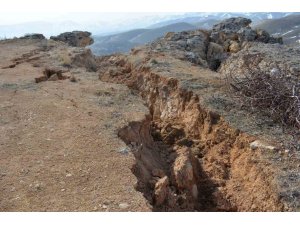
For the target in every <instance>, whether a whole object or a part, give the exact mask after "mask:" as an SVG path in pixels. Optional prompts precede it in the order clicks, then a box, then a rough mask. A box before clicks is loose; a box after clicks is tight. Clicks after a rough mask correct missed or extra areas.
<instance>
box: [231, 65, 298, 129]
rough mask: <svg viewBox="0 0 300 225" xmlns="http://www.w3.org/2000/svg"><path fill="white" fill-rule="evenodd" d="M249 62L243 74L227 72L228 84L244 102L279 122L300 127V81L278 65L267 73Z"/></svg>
mask: <svg viewBox="0 0 300 225" xmlns="http://www.w3.org/2000/svg"><path fill="white" fill-rule="evenodd" d="M247 65H248V66H247ZM247 65H245V66H246V67H247V68H246V69H245V70H244V71H246V72H245V73H244V74H243V75H240V74H239V75H237V74H235V73H234V72H231V73H230V74H229V75H227V82H228V84H229V85H230V87H231V89H232V90H233V91H234V92H235V94H236V96H237V97H238V98H239V99H240V100H241V102H242V103H243V104H244V105H245V106H249V107H251V108H253V109H257V110H259V111H261V112H264V113H266V114H267V115H269V116H270V117H272V118H273V119H274V120H275V121H277V122H281V123H282V124H284V125H289V126H293V127H298V128H300V81H299V80H298V79H297V78H296V77H291V76H288V75H287V74H288V73H285V72H283V71H280V70H278V69H276V68H274V69H272V70H271V71H270V73H264V72H262V71H260V70H259V69H255V68H253V67H251V66H249V65H250V64H247Z"/></svg>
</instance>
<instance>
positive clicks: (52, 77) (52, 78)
mask: <svg viewBox="0 0 300 225" xmlns="http://www.w3.org/2000/svg"><path fill="white" fill-rule="evenodd" d="M48 80H49V81H57V80H58V76H57V74H54V75H52V76H51V77H50V78H49V79H48Z"/></svg>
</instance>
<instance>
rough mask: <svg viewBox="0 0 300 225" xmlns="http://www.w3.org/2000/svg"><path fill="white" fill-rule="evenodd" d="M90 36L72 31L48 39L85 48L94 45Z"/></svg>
mask: <svg viewBox="0 0 300 225" xmlns="http://www.w3.org/2000/svg"><path fill="white" fill-rule="evenodd" d="M90 36H91V33H90V32H87V31H73V32H65V33H62V34H60V35H58V36H51V37H50V39H52V40H55V41H62V42H65V43H67V44H68V45H70V46H73V47H85V46H88V45H91V44H93V43H94V40H93V39H92V38H91V37H90Z"/></svg>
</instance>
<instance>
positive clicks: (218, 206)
mask: <svg viewBox="0 0 300 225" xmlns="http://www.w3.org/2000/svg"><path fill="white" fill-rule="evenodd" d="M115 65H117V66H118V67H119V69H118V71H114V72H111V71H109V72H108V73H104V74H101V76H100V79H102V80H104V81H110V82H117V83H126V84H127V85H128V86H129V87H131V88H133V89H136V90H138V91H139V93H140V95H141V96H142V98H143V99H144V101H145V103H146V105H147V106H148V108H149V110H150V115H149V117H147V118H146V119H144V120H143V121H140V122H132V123H130V124H129V125H128V126H127V127H124V128H123V129H121V130H120V131H119V136H120V137H121V138H122V140H124V142H125V143H126V144H128V145H129V146H130V147H131V149H132V151H133V152H134V155H135V158H136V164H135V166H134V167H133V169H132V171H133V173H134V174H135V175H136V176H137V178H138V180H139V182H138V184H137V187H136V188H137V190H139V191H141V192H143V194H144V196H145V197H146V199H147V200H148V201H149V202H150V203H151V204H152V205H153V209H154V210H155V211H192V210H196V211H282V210H286V209H285V206H284V204H283V203H282V201H281V199H280V195H279V191H278V189H277V183H276V180H275V169H274V168H273V167H272V165H270V164H269V163H268V162H267V161H265V160H261V159H262V156H261V150H260V149H256V150H255V151H254V150H252V149H251V148H250V147H249V146H250V143H251V142H252V141H254V140H255V137H253V136H250V135H247V134H245V133H243V132H241V131H239V130H238V129H235V128H233V127H231V126H230V125H229V124H228V123H227V122H226V121H225V120H224V119H223V118H222V117H221V116H220V115H219V114H217V113H215V112H213V111H211V110H209V109H206V108H203V107H202V106H201V105H200V103H199V97H198V96H197V95H195V94H194V93H193V92H192V91H189V90H187V89H184V88H182V87H181V86H180V84H179V82H178V80H176V79H174V78H170V77H164V76H160V75H159V74H156V73H153V72H151V70H150V69H149V68H147V67H144V66H141V65H140V66H138V67H136V66H135V65H132V64H130V63H129V62H125V61H124V59H120V60H119V61H116V62H115Z"/></svg>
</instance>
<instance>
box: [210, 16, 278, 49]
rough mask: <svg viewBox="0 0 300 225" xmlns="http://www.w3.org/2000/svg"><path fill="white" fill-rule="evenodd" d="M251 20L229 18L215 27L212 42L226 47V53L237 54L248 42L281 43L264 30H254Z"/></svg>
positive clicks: (211, 36) (212, 32)
mask: <svg viewBox="0 0 300 225" xmlns="http://www.w3.org/2000/svg"><path fill="white" fill-rule="evenodd" d="M251 22H252V21H251V20H250V19H246V18H243V17H236V18H229V19H226V20H223V21H222V22H220V23H218V24H216V25H214V26H213V29H212V31H211V35H210V38H211V41H213V42H215V43H218V44H220V45H222V46H223V47H224V50H225V51H229V52H233V53H236V52H237V51H239V49H241V46H243V45H244V44H245V43H247V42H253V41H257V42H264V43H280V44H282V38H274V37H271V36H270V35H269V34H268V32H266V31H264V30H253V29H252V28H251V27H250V24H251Z"/></svg>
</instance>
